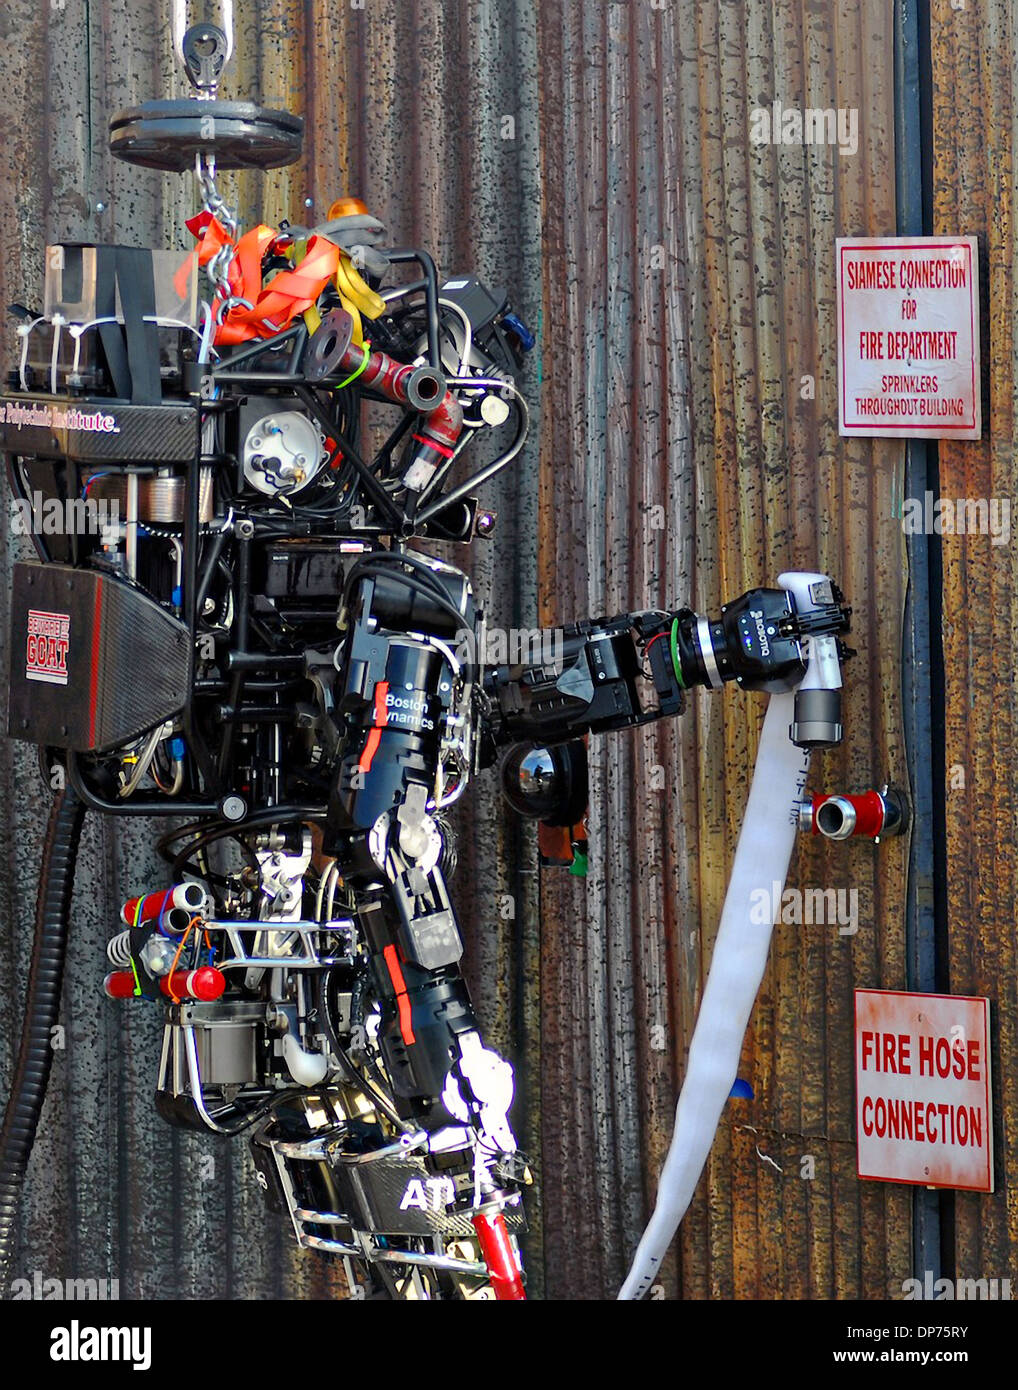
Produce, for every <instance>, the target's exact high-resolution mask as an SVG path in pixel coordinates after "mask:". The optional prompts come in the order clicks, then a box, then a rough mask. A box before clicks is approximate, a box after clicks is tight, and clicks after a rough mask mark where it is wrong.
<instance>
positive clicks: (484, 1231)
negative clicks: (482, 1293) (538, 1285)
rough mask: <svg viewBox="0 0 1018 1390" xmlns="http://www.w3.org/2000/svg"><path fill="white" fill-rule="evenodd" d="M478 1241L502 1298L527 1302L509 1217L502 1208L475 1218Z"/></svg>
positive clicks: (478, 1213) (498, 1295) (484, 1212)
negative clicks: (506, 1219)
mask: <svg viewBox="0 0 1018 1390" xmlns="http://www.w3.org/2000/svg"><path fill="white" fill-rule="evenodd" d="M473 1223H474V1230H475V1231H476V1232H477V1241H478V1244H479V1245H480V1247H481V1254H482V1255H483V1256H484V1263H485V1264H486V1265H487V1266H488V1276H489V1278H490V1279H491V1287H492V1288H493V1289H494V1290H495V1297H496V1298H497V1299H499V1300H505V1301H509V1300H512V1299H515V1300H516V1301H517V1302H526V1298H527V1295H526V1293H525V1292H524V1288H523V1276H522V1274H521V1273H520V1268H519V1265H518V1264H517V1263H516V1254H515V1252H514V1250H513V1246H512V1241H511V1240H510V1239H509V1232H508V1230H507V1229H506V1224H505V1217H504V1216H503V1215H502V1213H501V1212H500V1211H479V1212H477V1213H476V1214H475V1216H474V1217H473Z"/></svg>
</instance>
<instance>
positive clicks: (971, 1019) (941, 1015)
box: [855, 989, 993, 1192]
mask: <svg viewBox="0 0 1018 1390" xmlns="http://www.w3.org/2000/svg"><path fill="white" fill-rule="evenodd" d="M989 1034H990V1005H989V1001H988V1000H987V999H972V998H966V997H963V996H961V995H951V994H903V993H899V992H897V991H894V990H881V989H857V990H856V992H855V1080H856V1123H857V1138H858V1153H859V1160H858V1161H859V1176H860V1177H861V1178H876V1179H880V1180H882V1181H884V1182H905V1183H919V1184H922V1185H923V1186H927V1187H953V1188H960V1189H962V1190H965V1191H969V1192H992V1191H993V1124H992V1115H991V1110H990V1055H989Z"/></svg>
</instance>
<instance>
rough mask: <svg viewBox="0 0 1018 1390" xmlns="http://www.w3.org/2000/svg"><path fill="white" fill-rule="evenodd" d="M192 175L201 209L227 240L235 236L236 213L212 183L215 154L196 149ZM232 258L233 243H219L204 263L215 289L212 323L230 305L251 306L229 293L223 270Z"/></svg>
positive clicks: (246, 307) (225, 274)
mask: <svg viewBox="0 0 1018 1390" xmlns="http://www.w3.org/2000/svg"><path fill="white" fill-rule="evenodd" d="M195 175H196V176H197V179H198V186H199V187H200V189H201V196H202V209H203V211H205V212H207V213H209V215H210V216H212V217H214V218H215V219H216V221H217V222H218V223H219V224H220V226H221V227H222V228H223V229H224V230H225V231H226V232H227V234H228V235H229V237H230V240H231V242H235V241H236V240H237V233H238V232H239V230H240V223H239V221H238V220H237V214H236V213H235V212H234V210H233V209H232V208H231V207H230V205H229V204H228V203H227V202H226V200H225V199H224V198H223V195H222V194H221V193H220V192H219V188H218V186H217V184H216V157H215V155H214V154H206V153H203V152H199V153H198V154H197V155H196V157H195ZM232 259H233V246H232V244H227V245H226V246H223V247H222V248H221V249H220V250H219V251H217V252H216V254H215V255H214V256H213V257H212V259H211V260H210V261H209V263H208V265H207V266H206V267H205V273H206V274H207V275H208V277H209V280H210V281H211V282H212V285H213V288H214V290H215V298H216V299H218V301H219V303H218V305H217V306H216V311H215V316H216V323H217V324H218V323H222V321H223V319H224V318H225V317H226V315H227V314H228V313H229V312H230V310H231V309H233V308H236V306H237V305H242V306H243V307H244V308H245V309H252V308H254V305H253V304H252V303H251V301H250V300H249V299H244V298H243V297H242V296H240V295H235V294H234V293H233V290H232V287H231V285H230V280H229V276H228V275H227V271H228V269H229V265H230V262H231V261H232Z"/></svg>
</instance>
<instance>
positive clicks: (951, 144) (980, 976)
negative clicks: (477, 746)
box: [931, 0, 1018, 1278]
mask: <svg viewBox="0 0 1018 1390" xmlns="http://www.w3.org/2000/svg"><path fill="white" fill-rule="evenodd" d="M1014 19H1015V16H1014V7H1013V6H1012V5H1011V4H1010V3H1009V0H981V3H979V4H977V5H970V6H966V7H964V8H962V9H960V10H959V9H955V8H954V7H953V6H951V5H950V4H949V3H948V0H935V3H934V4H933V7H932V20H931V48H932V64H933V77H934V82H933V87H934V101H933V140H934V143H933V151H934V164H933V193H934V227H933V230H934V232H946V231H950V232H952V233H954V232H956V231H963V232H966V233H970V234H975V235H976V236H978V238H979V253H980V280H981V284H982V290H981V293H982V300H983V303H982V315H981V322H980V342H981V353H982V361H983V400H984V404H983V421H984V423H983V439H982V440H981V441H979V442H971V443H969V442H967V443H962V442H960V441H958V442H942V443H941V444H940V495H941V496H942V497H948V498H972V499H987V500H988V499H991V498H997V499H1004V498H1006V499H1008V500H1009V505H1010V506H1011V507H1012V508H1013V505H1014V503H1013V498H1014V491H1015V445H1014V441H1015V432H1014V426H1015V377H1014V359H1015V329H1016V324H1015V298H1014V294H1015V288H1014V258H1015V231H1014V197H1015V146H1014V112H1015V71H1016V62H1018V34H1016V31H1015V24H1014ZM941 545H942V554H943V568H944V620H943V643H944V668H945V678H946V679H945V690H946V716H945V723H946V764H947V770H948V785H947V790H946V798H947V897H948V932H949V942H950V958H949V969H950V988H951V992H952V993H958V994H977V995H988V996H989V998H990V1000H991V1001H992V1003H991V1018H992V1022H993V1025H994V1028H995V1031H996V1045H995V1048H994V1050H993V1057H992V1062H993V1071H994V1090H993V1103H994V1112H995V1126H994V1128H995V1136H994V1137H995V1161H996V1170H997V1179H996V1187H997V1190H996V1193H995V1194H994V1195H993V1196H976V1195H974V1194H968V1193H958V1194H957V1196H956V1197H955V1199H954V1206H955V1223H954V1230H955V1252H954V1253H955V1266H956V1271H957V1277H959V1278H975V1277H982V1278H1006V1277H1008V1275H1013V1273H1014V1270H1015V1267H1016V1262H1018V1206H1016V1204H1015V1201H1014V1188H1015V1179H1016V1167H1015V1165H1016V1154H1018V1033H1016V1020H1018V928H1016V918H1015V911H1014V904H1015V896H1016V886H1018V859H1016V852H1015V799H1016V797H1015V772H1014V768H1015V760H1014V743H1015V729H1016V724H1018V710H1016V704H1015V684H1014V675H1013V669H1014V652H1015V633H1016V613H1018V597H1016V595H1018V571H1016V561H1015V548H1014V541H1013V537H1012V538H1011V543H1010V544H998V545H994V544H992V543H991V541H990V538H989V537H988V536H986V535H965V536H960V535H945V536H944V537H943V540H942V543H941Z"/></svg>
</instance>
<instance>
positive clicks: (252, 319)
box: [174, 212, 339, 346]
mask: <svg viewBox="0 0 1018 1390" xmlns="http://www.w3.org/2000/svg"><path fill="white" fill-rule="evenodd" d="M187 228H188V230H189V231H190V232H192V233H193V234H194V236H196V237H197V238H198V246H197V256H198V263H199V265H207V264H208V262H209V261H210V260H211V259H212V257H213V256H215V255H216V254H217V252H218V251H220V250H221V249H222V248H223V247H224V246H227V245H232V246H233V247H234V254H233V259H232V260H231V262H230V265H229V268H228V270H227V279H228V280H229V283H230V289H231V291H232V292H233V294H234V295H236V297H237V298H238V299H246V300H248V301H249V302H250V303H251V304H252V305H253V306H254V307H253V308H252V309H245V308H244V306H243V305H240V304H238V305H235V306H234V307H233V308H232V309H231V310H230V311H229V313H227V314H226V316H225V317H224V319H223V322H222V323H221V324H219V325H218V327H217V328H216V331H215V335H214V338H213V341H214V342H216V343H219V344H224V345H226V346H234V345H236V344H237V343H244V342H247V341H248V340H249V339H251V338H268V337H271V336H272V335H273V334H274V333H280V332H282V331H283V329H284V328H288V327H289V325H290V324H291V323H292V321H293V320H294V319H295V318H296V317H297V315H298V314H303V313H304V311H305V309H309V308H310V307H311V306H312V304H315V303H316V302H317V300H318V296H319V295H320V294H321V292H322V290H323V289H324V288H325V286H326V285H327V284H328V283H329V281H330V280H331V279H332V278H333V276H334V275H335V274H336V267H337V266H338V265H339V247H338V246H336V245H335V244H334V243H333V242H331V241H329V240H328V238H327V237H321V236H313V237H312V238H311V240H310V241H309V242H308V245H307V252H306V254H305V256H304V258H303V260H302V261H301V262H300V264H299V265H296V266H295V267H294V268H293V270H282V271H280V272H279V273H278V274H277V275H275V276H274V277H273V279H272V280H270V281H269V283H268V284H267V285H263V284H262V257H263V256H264V255H265V253H266V251H267V250H268V249H269V247H270V246H271V245H272V243H273V241H274V240H275V239H276V237H277V236H278V235H279V234H278V232H276V231H274V230H273V228H272V227H267V226H265V225H264V223H262V224H260V225H259V226H257V227H252V228H251V230H250V231H249V232H245V233H244V235H243V236H242V237H241V238H240V240H239V241H237V242H233V240H232V238H231V237H230V235H229V233H228V232H227V231H226V229H225V228H224V227H223V225H222V223H220V222H218V221H217V220H216V218H214V217H213V216H212V215H211V214H210V213H208V212H202V213H199V214H198V216H197V217H192V218H190V219H189V221H188V222H187ZM194 254H195V252H192V253H191V255H192V256H193V255H194ZM190 273H191V257H188V259H187V260H186V261H185V262H184V264H183V265H182V266H181V267H180V269H179V270H178V271H177V275H176V277H175V279H174V286H175V288H176V289H177V290H178V292H180V297H181V298H183V297H184V294H185V293H186V288H187V277H188V276H189V275H190Z"/></svg>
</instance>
